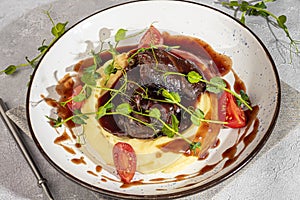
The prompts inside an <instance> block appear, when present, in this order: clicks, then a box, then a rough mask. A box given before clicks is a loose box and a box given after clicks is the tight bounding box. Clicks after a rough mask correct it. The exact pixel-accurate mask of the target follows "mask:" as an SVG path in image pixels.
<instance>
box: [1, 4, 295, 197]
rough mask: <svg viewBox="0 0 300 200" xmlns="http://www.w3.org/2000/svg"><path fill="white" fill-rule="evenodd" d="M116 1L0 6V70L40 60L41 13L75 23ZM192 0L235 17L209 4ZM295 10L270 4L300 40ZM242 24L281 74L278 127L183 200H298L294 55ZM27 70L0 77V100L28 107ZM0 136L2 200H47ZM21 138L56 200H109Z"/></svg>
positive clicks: (5, 135) (263, 31)
mask: <svg viewBox="0 0 300 200" xmlns="http://www.w3.org/2000/svg"><path fill="white" fill-rule="evenodd" d="M120 2H126V1H120V0H118V1H103V0H98V1H97V0H86V1H81V0H61V1H55V0H43V1H36V0H23V1H21V0H0V58H1V59H0V69H4V68H5V66H7V65H9V64H17V63H23V62H24V57H25V56H29V57H33V56H35V55H36V54H37V50H36V48H37V47H38V46H39V45H40V44H41V41H42V40H43V39H48V41H49V40H50V35H49V30H50V28H51V24H50V22H49V20H48V18H47V17H46V16H45V15H44V14H43V13H42V10H47V9H48V8H49V7H52V17H53V18H54V20H55V21H69V24H70V25H72V24H74V23H75V22H77V21H78V20H80V19H81V18H83V17H85V16H88V15H90V14H91V13H93V12H95V11H98V10H100V9H103V8H106V7H108V6H110V5H114V4H117V3H120ZM196 2H201V3H204V4H208V5H212V6H214V7H216V8H218V9H222V10H224V11H225V12H227V13H229V14H233V12H232V11H230V10H227V9H224V8H222V7H221V6H220V5H217V4H215V3H213V1H209V0H199V1H196ZM299 7H300V1H299V0H285V1H277V2H275V3H270V4H269V9H270V10H271V11H272V12H274V13H276V14H278V15H280V14H285V15H287V17H288V22H287V26H288V27H289V29H290V33H291V35H292V36H293V37H294V38H297V39H299V40H300V25H299V24H300V11H299ZM247 24H248V26H249V27H250V28H251V30H253V31H254V33H255V34H257V35H258V36H259V37H260V38H261V40H262V41H263V42H264V44H265V45H266V47H267V48H268V50H269V51H270V53H271V55H272V57H273V58H274V61H275V63H276V65H277V69H278V71H279V75H280V78H281V84H282V105H281V111H280V115H279V119H278V122H277V124H276V127H275V129H274V131H273V134H272V135H271V137H270V139H269V140H268V142H267V144H266V145H265V147H264V148H263V149H262V151H261V152H260V153H259V154H258V155H257V156H256V158H255V159H253V160H252V161H251V162H250V163H249V164H248V165H247V166H246V167H245V168H243V169H242V170H241V171H239V172H238V173H237V174H235V175H234V176H232V177H231V178H229V179H228V180H226V181H224V182H222V183H221V184H219V185H217V186H215V187H212V188H211V189H209V190H206V191H204V192H202V193H199V194H195V195H192V196H189V197H185V198H182V199H186V200H192V199H205V200H206V199H214V200H224V199H233V200H235V199H248V200H250V199H260V200H261V199H262V200H269V199H274V200H282V199H283V200H285V199H289V200H294V199H299V197H300V190H299V188H300V162H299V161H300V115H299V113H300V100H299V99H300V95H299V92H300V65H299V63H300V57H299V56H293V60H292V61H293V62H292V63H289V61H290V55H289V50H288V49H287V48H284V47H283V46H282V45H277V44H276V42H275V40H274V37H273V36H272V35H271V34H270V30H269V28H268V27H267V25H266V22H265V20H264V19H262V18H257V17H251V18H249V20H248V23H247ZM274 33H275V34H276V36H277V37H278V39H279V40H281V41H283V42H284V43H286V42H287V40H286V37H285V35H284V33H283V32H282V31H280V30H278V29H274ZM31 72H32V69H30V68H24V69H22V70H21V71H20V72H18V73H16V74H15V75H14V76H5V75H0V97H1V98H3V99H4V101H6V102H7V103H8V106H9V107H10V108H13V107H16V106H19V105H24V104H25V97H26V91H27V86H26V83H27V82H28V79H29V75H30V74H31ZM0 130H1V137H0V149H1V150H0V151H1V153H0V161H1V164H0V199H1V200H10V199H14V200H15V199H16V200H28V199H30V200H40V199H46V197H45V196H44V194H43V192H42V190H41V189H40V188H38V187H37V183H36V180H35V177H34V175H33V173H32V172H31V170H30V169H29V167H28V166H27V164H26V162H25V160H24V158H23V157H22V155H21V153H20V152H19V149H18V147H17V146H16V144H15V141H14V140H13V138H12V137H11V136H10V134H9V132H8V130H7V129H6V128H5V126H4V124H3V122H2V121H1V120H0ZM24 140H25V142H26V143H27V145H28V147H29V148H30V150H31V152H32V154H33V157H34V158H35V160H36V161H37V164H38V166H39V167H40V169H41V171H42V173H43V175H44V176H45V177H47V179H48V184H49V186H50V188H51V191H52V192H53V193H54V196H55V199H61V200H68V199H69V200H71V199H72V200H73V199H76V200H77V199H78V200H79V199H85V200H90V199H107V198H105V197H103V196H101V195H99V194H97V193H94V192H92V191H90V190H88V189H86V188H84V187H82V186H80V185H77V184H75V183H74V182H72V181H70V180H68V179H67V178H65V177H64V176H63V175H61V174H60V173H58V172H57V171H56V170H55V169H53V167H52V166H50V164H49V163H47V161H46V160H45V159H44V158H43V157H42V155H41V154H40V152H39V151H38V150H37V148H36V147H35V145H34V143H33V142H32V141H31V140H30V139H29V138H28V137H27V136H24Z"/></svg>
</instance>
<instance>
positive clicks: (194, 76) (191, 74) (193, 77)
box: [187, 71, 203, 83]
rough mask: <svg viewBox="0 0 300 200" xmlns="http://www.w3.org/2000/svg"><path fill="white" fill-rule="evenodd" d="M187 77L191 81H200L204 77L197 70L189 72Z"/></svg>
mask: <svg viewBox="0 0 300 200" xmlns="http://www.w3.org/2000/svg"><path fill="white" fill-rule="evenodd" d="M187 78H188V81H189V82H190V83H199V82H200V81H201V80H202V79H203V77H202V76H201V75H200V74H199V73H198V72H195V71H190V72H189V73H188V74H187Z"/></svg>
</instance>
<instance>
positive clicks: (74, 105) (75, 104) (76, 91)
mask: <svg viewBox="0 0 300 200" xmlns="http://www.w3.org/2000/svg"><path fill="white" fill-rule="evenodd" d="M81 90H82V86H81V85H78V86H76V87H75V88H74V89H73V93H72V96H71V97H70V98H73V97H74V96H77V95H78V94H79V93H80V92H81ZM83 104H84V101H81V102H75V101H73V100H71V101H69V102H68V103H67V106H68V108H69V109H70V110H71V111H74V110H78V109H80V108H81V107H82V106H83Z"/></svg>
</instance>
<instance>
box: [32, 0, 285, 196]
mask: <svg viewBox="0 0 300 200" xmlns="http://www.w3.org/2000/svg"><path fill="white" fill-rule="evenodd" d="M153 22H155V26H156V27H157V28H158V29H162V30H169V31H170V32H176V33H179V34H183V35H190V36H194V37H197V38H200V39H202V40H204V41H206V42H207V43H208V44H210V45H211V46H212V47H213V48H214V49H215V50H216V51H217V52H220V53H224V54H226V55H228V56H230V57H231V59H232V61H233V68H234V70H235V71H236V72H237V74H238V75H239V76H240V77H241V78H242V79H243V81H244V82H245V84H246V86H247V89H248V91H247V92H248V94H249V96H250V98H251V101H252V104H253V105H258V106H259V108H260V110H259V113H258V122H259V126H257V128H258V131H257V133H256V134H253V135H251V132H252V129H253V126H252V127H250V130H249V131H248V132H247V134H248V135H249V137H247V136H246V139H248V140H249V139H251V136H254V137H253V141H252V142H250V143H249V145H246V147H245V148H244V146H245V145H244V142H243V141H242V142H241V143H240V144H239V145H237V147H238V148H237V152H236V154H235V155H234V156H235V157H234V159H232V160H230V161H233V162H232V164H230V165H228V166H227V167H224V166H223V165H224V163H226V161H227V159H228V158H225V159H223V161H222V162H220V163H219V165H218V166H215V167H213V166H214V164H215V163H218V162H219V161H220V160H221V158H222V153H223V152H224V151H225V150H227V149H228V148H230V147H231V146H232V145H234V143H235V142H236V140H237V137H238V130H232V129H231V130H230V129H227V130H223V131H221V133H220V135H219V137H220V141H221V143H220V145H218V146H217V147H216V148H214V149H211V150H210V154H209V157H208V158H207V159H205V160H202V161H198V162H196V163H193V164H191V166H189V167H188V168H186V169H185V170H183V171H180V172H177V173H171V174H163V173H157V174H150V175H143V174H139V173H138V174H136V176H135V177H134V180H133V181H137V180H141V179H143V180H144V182H145V183H146V182H148V183H149V182H151V181H150V180H151V179H157V178H165V179H164V180H173V181H170V182H168V183H162V182H164V181H158V183H157V184H153V183H154V182H153V181H152V182H151V183H152V184H140V185H138V186H132V187H128V188H126V187H125V188H122V187H121V185H122V183H120V182H116V181H113V180H117V179H118V178H117V176H116V173H115V172H113V173H111V172H110V171H109V170H106V168H105V166H102V167H103V169H102V170H101V171H100V172H99V171H97V170H96V165H97V164H96V163H95V162H94V161H93V159H91V158H90V157H88V156H86V155H85V154H83V153H82V152H81V151H80V149H78V148H75V147H74V144H75V143H76V140H74V139H70V140H67V141H66V142H65V143H63V144H64V145H65V146H68V147H70V148H72V149H73V150H74V151H75V154H72V153H70V152H69V151H66V150H65V149H64V148H63V147H62V146H60V145H57V144H54V140H55V139H56V138H57V137H58V133H60V134H61V133H62V131H63V129H59V130H58V133H57V132H56V131H55V130H54V129H53V128H52V127H51V126H49V123H48V120H47V119H46V118H45V115H49V114H50V112H51V109H52V108H51V107H50V106H48V105H47V104H46V103H45V102H40V100H41V96H40V95H41V94H43V95H45V96H47V95H49V93H51V88H52V89H53V87H52V86H53V85H55V84H56V83H57V78H58V79H60V78H62V77H63V76H64V75H65V74H66V68H67V67H69V66H72V65H74V64H75V63H77V62H78V61H79V58H78V54H80V53H82V52H84V51H85V49H86V44H85V42H84V41H87V40H89V41H93V42H95V45H97V43H96V41H98V37H99V36H98V31H99V30H100V29H101V28H109V29H112V32H113V33H115V31H117V30H118V29H119V28H125V29H128V30H141V29H144V28H146V27H148V26H149V25H150V24H152V23H153ZM227 78H228V79H229V81H230V80H232V77H227ZM49 88H50V89H49ZM50 95H51V94H50ZM37 102H39V103H37ZM279 105H280V84H279V78H278V74H277V71H276V68H275V65H274V62H273V60H272V58H271V56H270V54H269V53H268V51H267V49H266V48H265V46H264V45H263V44H262V42H261V41H260V40H259V39H258V38H257V37H256V36H255V35H254V34H253V33H252V32H251V31H250V30H249V29H248V28H246V27H245V26H243V25H242V24H241V23H239V22H237V21H236V20H235V19H233V18H232V17H230V16H228V15H227V14H224V13H222V12H221V11H218V10H216V9H214V8H210V7H208V6H205V5H201V4H197V3H191V2H183V1H137V2H131V3H126V4H122V5H118V6H114V7H111V8H109V9H105V10H102V11H99V12H97V13H95V14H93V15H91V16H89V17H87V18H85V19H83V20H82V21H80V22H79V23H77V24H76V25H74V26H73V27H71V28H70V29H69V30H68V31H67V32H66V33H65V34H64V35H63V36H62V37H61V38H60V39H59V40H58V41H57V42H56V43H55V44H53V46H51V48H50V49H49V51H48V52H47V53H46V55H45V56H44V57H43V58H42V60H41V62H40V63H39V66H38V67H37V68H36V69H35V71H34V74H33V78H32V82H31V84H30V87H29V90H28V95H27V117H28V122H29V125H30V130H31V133H32V137H33V139H34V141H35V143H36V145H37V146H38V148H39V149H40V151H41V152H42V154H43V155H44V156H45V158H46V159H47V160H48V161H49V162H50V163H51V164H52V165H53V166H54V167H55V168H56V169H58V170H59V171H60V172H61V173H62V174H64V175H65V176H67V177H68V178H70V179H71V180H74V181H75V182H77V183H79V184H81V185H83V186H86V187H88V188H90V189H92V190H94V191H97V192H100V193H102V194H105V195H109V196H114V197H119V198H128V199H144V198H148V199H149V198H174V197H180V196H186V195H190V194H193V193H197V192H199V191H202V190H205V189H207V188H209V187H211V186H213V185H215V184H217V183H219V182H221V181H222V180H224V179H226V178H228V177H229V176H231V175H233V174H234V173H235V172H236V171H238V170H239V169H240V168H241V167H243V166H244V165H245V164H246V163H248V162H249V160H251V158H253V157H254V156H255V155H256V154H257V152H258V151H259V150H260V149H261V148H262V146H263V145H264V143H265V142H266V140H267V138H268V137H269V135H270V134H271V131H272V130H273V128H274V125H275V121H276V118H277V116H278V112H279ZM241 132H243V131H241ZM240 137H241V136H240ZM244 141H245V140H244ZM108 153H110V152H108ZM80 157H84V160H85V162H86V164H74V163H73V162H72V161H71V160H72V159H74V158H80ZM230 161H228V162H227V164H228V163H229V162H230ZM201 169H202V172H204V171H206V173H204V174H203V175H198V176H194V177H190V178H185V179H183V180H180V179H179V178H178V175H182V174H192V173H196V172H199V171H200V170H201ZM210 169H211V170H210ZM88 171H90V172H93V173H94V175H93V174H91V173H89V172H88ZM176 176H177V179H176ZM181 177H182V176H181ZM111 179H112V180H111ZM161 180H162V179H161ZM174 180H177V181H174Z"/></svg>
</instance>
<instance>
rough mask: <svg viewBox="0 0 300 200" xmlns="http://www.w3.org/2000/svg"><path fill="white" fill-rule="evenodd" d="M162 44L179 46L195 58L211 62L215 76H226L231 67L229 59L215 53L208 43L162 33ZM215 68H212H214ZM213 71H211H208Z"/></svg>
mask: <svg viewBox="0 0 300 200" xmlns="http://www.w3.org/2000/svg"><path fill="white" fill-rule="evenodd" d="M163 39H164V44H165V45H168V46H177V45H178V46H180V49H181V50H184V51H187V52H190V53H192V54H194V55H195V56H197V57H199V58H202V59H207V58H208V59H209V60H211V59H212V60H213V61H214V64H213V65H215V66H216V67H217V70H215V73H216V74H220V75H221V76H224V75H226V74H227V73H228V72H229V71H230V69H231V67H232V61H231V59H230V58H229V57H228V56H226V55H223V54H220V53H218V52H216V51H215V50H214V49H213V48H212V47H211V46H210V45H209V44H208V43H206V42H204V41H203V40H201V39H198V38H194V37H188V36H184V35H175V36H174V35H170V34H169V33H166V32H164V33H163ZM215 66H212V68H214V67H215ZM210 70H213V69H210Z"/></svg>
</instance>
